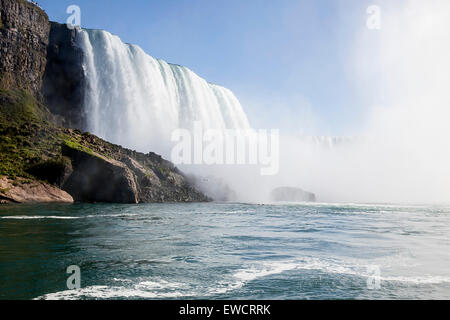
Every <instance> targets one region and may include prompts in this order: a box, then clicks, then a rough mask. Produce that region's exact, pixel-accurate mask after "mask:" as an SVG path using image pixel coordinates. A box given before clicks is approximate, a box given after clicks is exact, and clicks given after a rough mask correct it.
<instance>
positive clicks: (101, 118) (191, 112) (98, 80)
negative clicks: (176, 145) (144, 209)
mask: <svg viewBox="0 0 450 320" xmlns="http://www.w3.org/2000/svg"><path fill="white" fill-rule="evenodd" d="M77 43H78V45H79V46H80V47H81V48H82V49H83V51H84V54H85V60H84V71H85V74H86V79H87V81H86V88H85V89H86V90H87V94H86V98H85V106H84V110H85V112H86V115H87V119H88V130H90V131H92V132H93V133H94V134H97V135H99V136H100V137H102V138H104V139H107V140H109V141H111V142H114V143H117V144H121V145H123V146H126V147H129V148H135V149H137V150H139V151H143V152H148V151H156V152H159V153H162V154H163V155H165V156H167V155H168V154H169V153H168V150H167V146H168V142H169V141H170V136H171V132H172V131H173V130H174V129H177V128H186V129H192V126H193V124H194V122H195V121H199V122H201V124H202V126H203V128H205V129H248V128H250V125H249V122H248V119H247V116H246V115H245V113H244V111H243V109H242V107H241V105H240V103H239V101H238V99H237V98H236V97H235V96H234V94H233V93H232V92H231V91H230V90H228V89H226V88H223V87H220V86H217V85H214V84H210V83H207V82H206V81H205V80H204V79H202V78H200V77H199V76H198V75H196V74H195V73H194V72H192V71H191V70H189V69H188V68H185V67H182V66H178V65H173V64H169V63H167V62H165V61H162V60H158V59H155V58H153V57H151V56H149V55H147V54H146V53H145V52H144V51H143V50H142V49H141V48H140V47H138V46H135V45H130V44H125V43H123V42H122V41H121V40H120V38H119V37H117V36H114V35H112V34H110V33H108V32H106V31H101V30H81V31H80V32H79V33H78V36H77Z"/></svg>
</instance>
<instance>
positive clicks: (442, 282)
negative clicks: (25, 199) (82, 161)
mask: <svg viewBox="0 0 450 320" xmlns="http://www.w3.org/2000/svg"><path fill="white" fill-rule="evenodd" d="M449 235H450V207H429V206H412V207H410V206H394V205H352V204H314V205H306V204H280V205H255V204H221V203H210V204H149V205H102V204H96V205H81V204H77V205H38V206H2V207H0V279H1V280H0V298H1V299H34V298H43V299H177V298H179V299H184V298H186V299H442V298H446V299H449V298H450V236H449ZM70 265H78V266H79V267H80V268H81V289H79V290H74V291H69V290H68V289H67V286H66V280H67V277H69V275H68V274H66V268H67V267H68V266H70ZM377 270H379V271H380V273H379V275H378V273H377V272H378V271H377ZM378 280H379V281H378ZM368 283H369V286H368ZM378 283H379V286H378ZM370 288H371V289H370Z"/></svg>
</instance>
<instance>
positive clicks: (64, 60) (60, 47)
mask: <svg viewBox="0 0 450 320" xmlns="http://www.w3.org/2000/svg"><path fill="white" fill-rule="evenodd" d="M75 39H76V30H71V29H69V28H67V26H66V25H65V24H59V23H56V22H51V28H50V38H49V45H48V50H47V66H46V69H45V76H44V83H43V87H42V93H43V95H44V98H45V103H46V105H47V106H48V107H49V109H50V111H51V112H52V113H53V114H54V115H57V116H58V122H59V124H60V125H62V126H64V127H66V128H77V129H81V130H83V129H85V127H86V126H85V124H86V119H85V115H84V112H83V110H82V106H83V101H84V90H83V89H84V81H85V78H84V72H83V66H82V65H83V51H82V50H81V49H80V48H78V47H77V46H76V44H75Z"/></svg>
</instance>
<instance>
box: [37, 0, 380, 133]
mask: <svg viewBox="0 0 450 320" xmlns="http://www.w3.org/2000/svg"><path fill="white" fill-rule="evenodd" d="M376 2H377V1H365V0H319V1H317V0H276V1H274V0H127V1H119V0H114V1H111V0H95V1H92V0H78V1H75V0H58V1H56V0H40V1H39V3H40V4H41V6H42V7H43V8H44V9H45V10H46V12H47V13H48V15H49V17H50V19H51V20H53V21H58V22H65V21H66V19H67V17H68V15H67V14H66V8H67V7H68V6H69V5H71V4H76V5H79V6H80V8H81V10H82V21H81V22H82V27H84V28H95V29H105V30H107V31H109V32H111V33H113V34H116V35H118V36H119V37H120V38H121V39H122V40H123V41H124V42H128V43H133V44H137V45H139V46H141V47H142V48H143V49H144V50H145V51H146V52H147V53H148V54H150V55H152V56H154V57H156V58H161V59H164V60H166V61H168V62H171V63H176V64H181V65H184V66H187V67H189V68H190V69H192V70H193V71H194V72H196V73H197V74H198V75H200V76H201V77H203V78H205V79H206V80H208V81H209V82H213V83H217V84H219V85H223V86H225V87H227V88H229V89H231V90H232V91H233V92H234V93H235V94H236V96H237V97H238V98H239V100H240V101H241V103H242V105H243V107H244V109H245V111H246V112H247V114H248V116H249V119H250V122H251V123H252V125H253V126H255V127H259V128H278V127H282V128H284V129H286V130H291V131H293V132H301V133H306V134H323V135H328V134H331V135H351V134H355V133H357V131H358V127H359V125H358V124H359V123H361V122H362V121H363V119H364V115H365V106H366V105H367V104H368V103H369V102H368V101H365V100H364V97H363V96H362V95H361V93H360V90H358V89H359V88H358V81H357V79H355V77H354V76H353V73H352V72H351V69H352V68H351V67H352V66H351V63H352V62H351V61H352V60H351V57H352V54H353V50H354V41H355V37H356V36H357V35H358V33H359V32H360V30H361V29H362V28H365V24H366V18H367V15H366V8H367V7H368V6H369V5H371V4H376ZM373 36H374V37H376V35H373Z"/></svg>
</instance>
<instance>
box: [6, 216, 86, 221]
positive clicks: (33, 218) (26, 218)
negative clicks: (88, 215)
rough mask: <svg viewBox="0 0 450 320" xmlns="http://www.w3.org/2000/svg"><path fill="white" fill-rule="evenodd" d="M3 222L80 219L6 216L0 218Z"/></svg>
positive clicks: (69, 218) (70, 218)
mask: <svg viewBox="0 0 450 320" xmlns="http://www.w3.org/2000/svg"><path fill="white" fill-rule="evenodd" d="M0 219H5V220H42V219H54V220H74V219H80V217H62V216H61V217H58V216H8V217H0Z"/></svg>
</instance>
